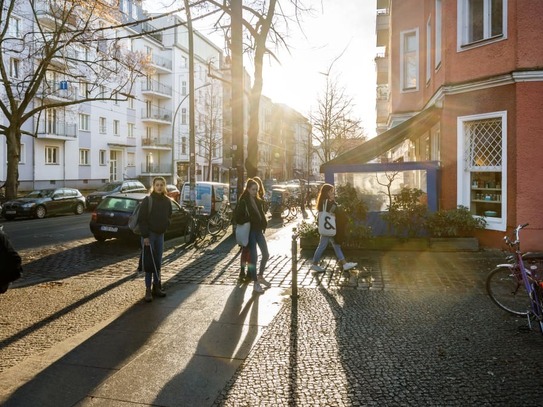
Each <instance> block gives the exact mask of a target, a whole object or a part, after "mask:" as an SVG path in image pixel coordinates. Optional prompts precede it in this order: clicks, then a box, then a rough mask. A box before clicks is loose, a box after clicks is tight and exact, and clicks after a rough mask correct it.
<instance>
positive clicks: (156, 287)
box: [153, 283, 166, 298]
mask: <svg viewBox="0 0 543 407" xmlns="http://www.w3.org/2000/svg"><path fill="white" fill-rule="evenodd" d="M153 295H154V296H155V297H160V298H163V297H165V296H166V293H165V292H164V291H163V290H162V283H155V284H153Z"/></svg>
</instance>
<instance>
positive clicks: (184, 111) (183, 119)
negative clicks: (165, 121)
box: [181, 107, 187, 124]
mask: <svg viewBox="0 0 543 407" xmlns="http://www.w3.org/2000/svg"><path fill="white" fill-rule="evenodd" d="M181 124H187V109H186V108H184V107H183V108H182V109H181Z"/></svg>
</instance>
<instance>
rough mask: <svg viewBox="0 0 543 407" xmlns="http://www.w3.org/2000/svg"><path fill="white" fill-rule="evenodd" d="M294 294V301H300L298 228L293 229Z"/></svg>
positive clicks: (292, 295)
mask: <svg viewBox="0 0 543 407" xmlns="http://www.w3.org/2000/svg"><path fill="white" fill-rule="evenodd" d="M291 255H292V294H291V296H290V297H291V298H292V299H293V300H297V299H298V232H297V229H296V228H292V245H291Z"/></svg>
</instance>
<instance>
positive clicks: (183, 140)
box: [181, 137, 187, 154]
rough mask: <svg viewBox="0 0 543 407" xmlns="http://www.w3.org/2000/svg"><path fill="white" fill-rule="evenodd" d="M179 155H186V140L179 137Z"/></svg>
mask: <svg viewBox="0 0 543 407" xmlns="http://www.w3.org/2000/svg"><path fill="white" fill-rule="evenodd" d="M181 154H187V138H186V137H181Z"/></svg>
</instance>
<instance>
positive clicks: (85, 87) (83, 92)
mask: <svg viewBox="0 0 543 407" xmlns="http://www.w3.org/2000/svg"><path fill="white" fill-rule="evenodd" d="M79 95H80V96H81V97H83V98H87V97H89V95H90V91H89V84H88V82H79Z"/></svg>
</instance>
